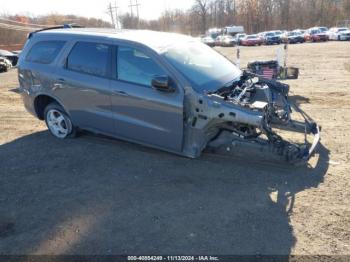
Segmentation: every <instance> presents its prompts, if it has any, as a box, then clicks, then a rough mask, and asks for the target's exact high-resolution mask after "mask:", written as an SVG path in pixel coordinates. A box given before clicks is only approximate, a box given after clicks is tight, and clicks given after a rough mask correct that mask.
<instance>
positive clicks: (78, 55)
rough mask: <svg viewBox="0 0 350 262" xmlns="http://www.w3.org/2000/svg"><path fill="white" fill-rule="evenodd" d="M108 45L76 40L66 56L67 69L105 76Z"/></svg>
mask: <svg viewBox="0 0 350 262" xmlns="http://www.w3.org/2000/svg"><path fill="white" fill-rule="evenodd" d="M109 51H110V46H109V45H106V44H99V43H90V42H77V43H76V44H75V45H74V47H73V49H72V50H71V52H70V54H69V55H68V58H67V64H66V67H67V69H70V70H73V71H77V72H81V73H84V74H90V75H95V76H101V77H106V76H107V72H108V61H109V54H110V52H109Z"/></svg>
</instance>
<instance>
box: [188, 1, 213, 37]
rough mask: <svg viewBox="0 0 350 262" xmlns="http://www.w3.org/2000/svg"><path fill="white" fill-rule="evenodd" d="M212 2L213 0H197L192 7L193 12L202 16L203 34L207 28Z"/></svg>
mask: <svg viewBox="0 0 350 262" xmlns="http://www.w3.org/2000/svg"><path fill="white" fill-rule="evenodd" d="M210 2H211V0H195V3H194V5H193V7H192V12H193V13H194V14H197V15H198V16H199V17H200V20H201V33H203V34H204V33H205V31H206V30H207V15H208V11H209V4H210Z"/></svg>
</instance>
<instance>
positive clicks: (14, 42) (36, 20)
mask: <svg viewBox="0 0 350 262" xmlns="http://www.w3.org/2000/svg"><path fill="white" fill-rule="evenodd" d="M11 21H14V22H11ZM71 23H75V24H79V25H82V26H85V27H112V24H111V23H109V22H106V21H103V20H102V19H95V18H86V17H81V16H75V15H59V14H51V15H44V16H37V17H27V16H20V15H2V16H1V18H0V49H9V50H16V49H21V48H22V45H23V44H24V43H25V41H26V39H27V35H28V33H29V32H30V31H34V30H38V29H40V28H43V27H49V26H54V25H63V24H71ZM35 25H39V26H35Z"/></svg>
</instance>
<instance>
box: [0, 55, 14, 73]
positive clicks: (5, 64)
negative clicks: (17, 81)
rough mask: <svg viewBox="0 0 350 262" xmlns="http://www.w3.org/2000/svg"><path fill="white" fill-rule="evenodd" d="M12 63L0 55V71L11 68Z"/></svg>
mask: <svg viewBox="0 0 350 262" xmlns="http://www.w3.org/2000/svg"><path fill="white" fill-rule="evenodd" d="M11 67H12V63H11V61H10V60H8V59H7V58H6V57H0V72H7V71H8V70H9V69H11Z"/></svg>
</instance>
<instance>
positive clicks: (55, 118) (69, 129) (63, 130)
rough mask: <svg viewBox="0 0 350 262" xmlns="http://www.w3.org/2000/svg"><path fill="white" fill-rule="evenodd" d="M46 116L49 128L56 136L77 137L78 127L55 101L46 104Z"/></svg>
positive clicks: (63, 137)
mask: <svg viewBox="0 0 350 262" xmlns="http://www.w3.org/2000/svg"><path fill="white" fill-rule="evenodd" d="M44 118H45V123H46V126H47V128H48V129H49V131H50V133H51V134H52V135H53V136H54V137H56V138H59V139H66V138H74V137H76V135H77V128H76V127H75V126H74V125H73V124H72V121H71V119H70V117H69V116H68V114H67V113H66V112H65V111H64V109H63V107H62V106H60V105H59V104H57V103H55V102H53V103H51V104H49V105H48V106H46V108H45V111H44Z"/></svg>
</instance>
